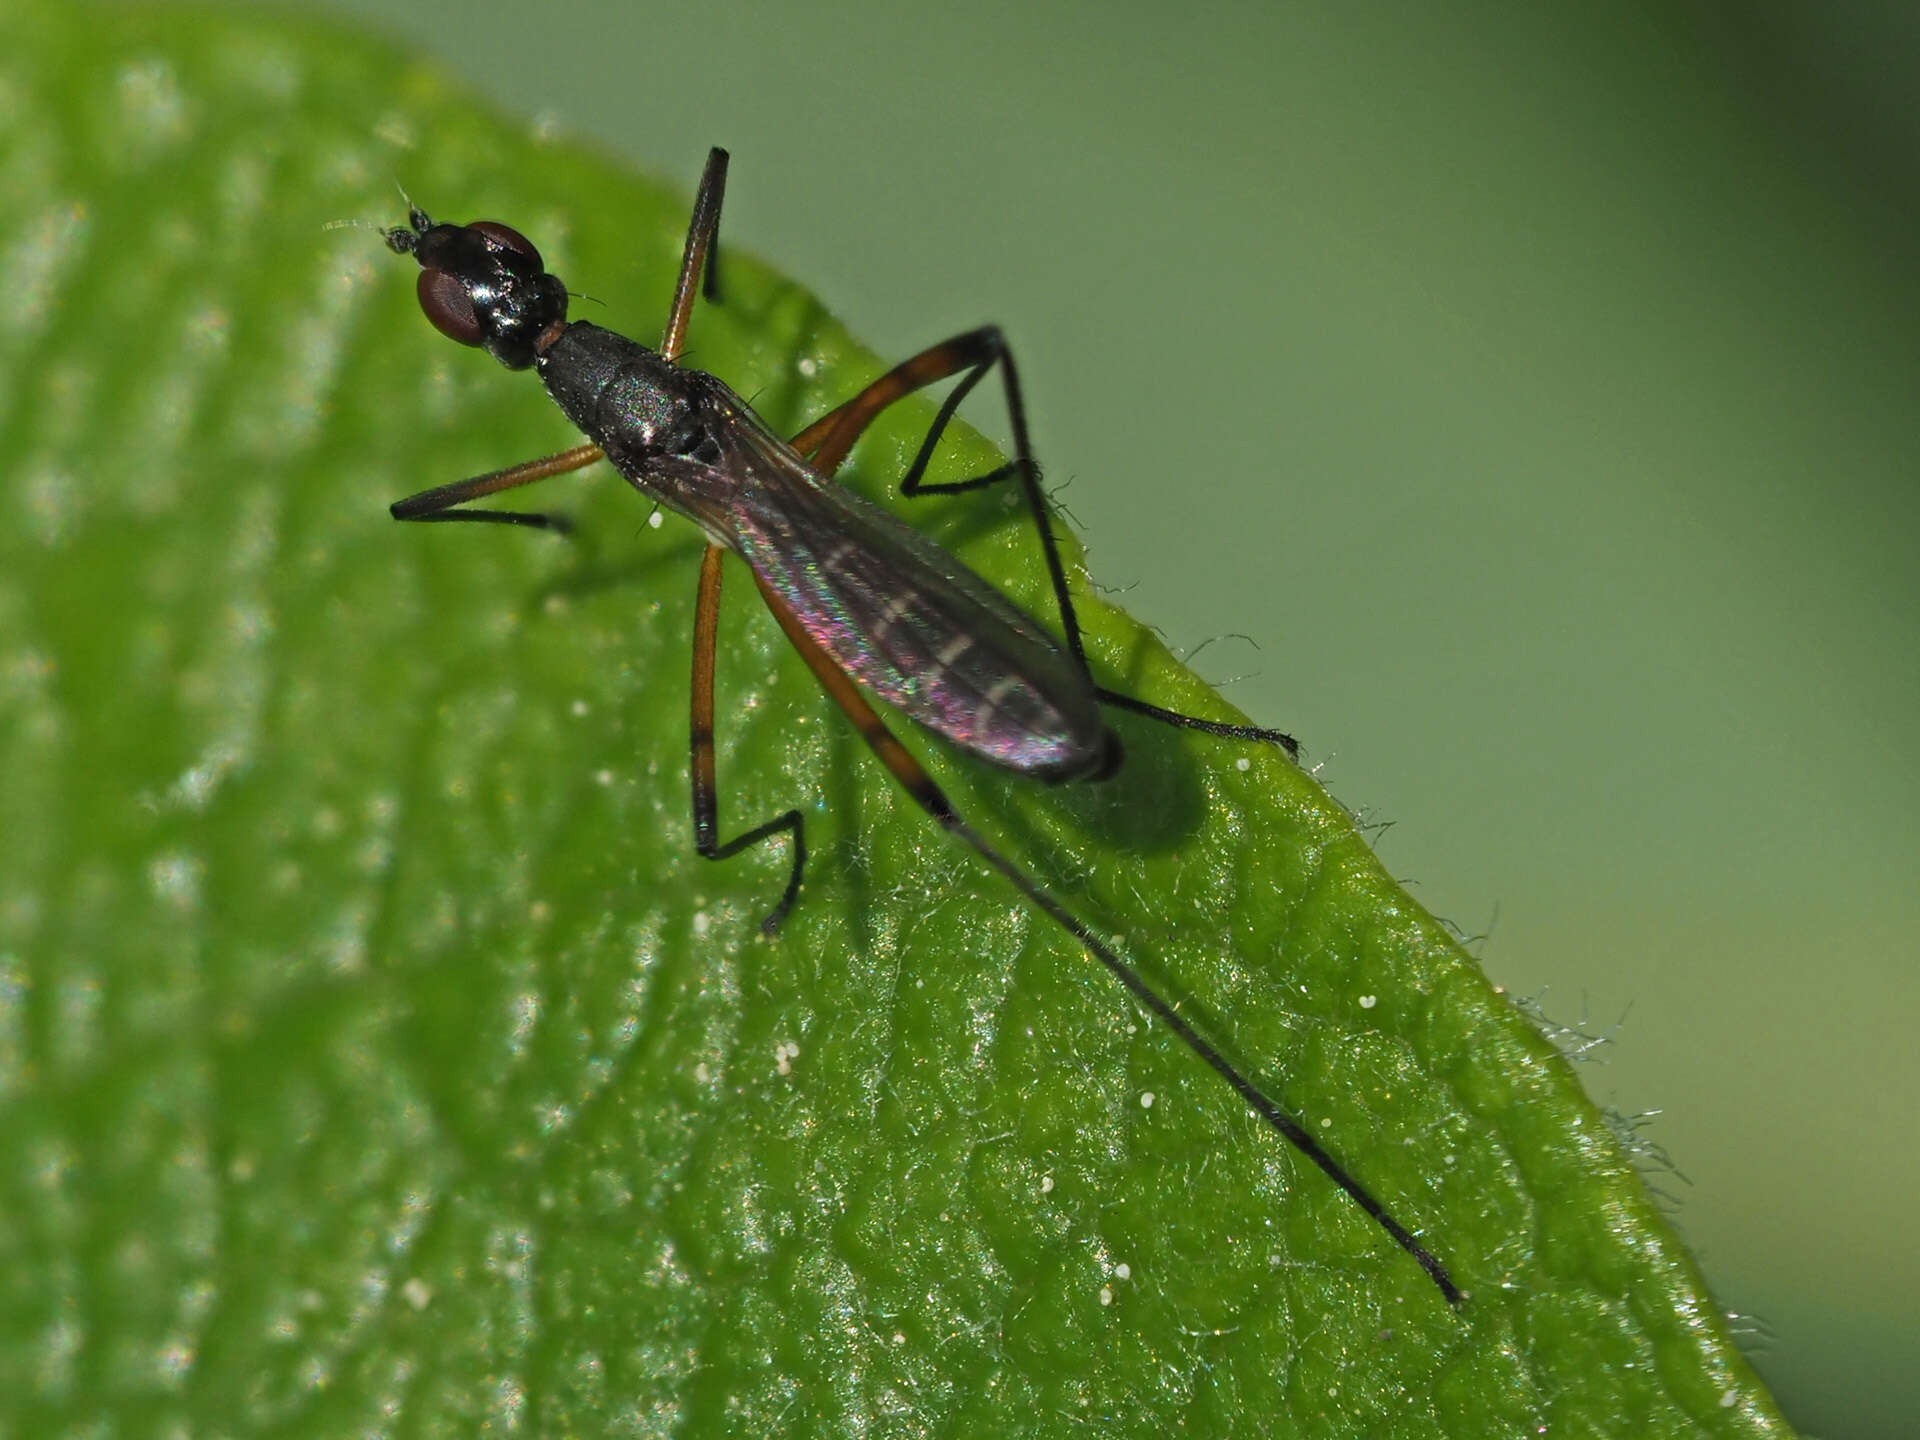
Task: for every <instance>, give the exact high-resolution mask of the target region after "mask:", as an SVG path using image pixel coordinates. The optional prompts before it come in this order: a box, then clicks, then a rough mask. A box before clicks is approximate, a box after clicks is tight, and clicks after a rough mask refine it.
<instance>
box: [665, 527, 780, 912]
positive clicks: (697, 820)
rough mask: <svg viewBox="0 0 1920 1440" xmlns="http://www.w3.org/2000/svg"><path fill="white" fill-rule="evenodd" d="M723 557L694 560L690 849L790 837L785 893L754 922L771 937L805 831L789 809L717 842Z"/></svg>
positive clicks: (717, 854) (710, 854)
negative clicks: (716, 673)
mask: <svg viewBox="0 0 1920 1440" xmlns="http://www.w3.org/2000/svg"><path fill="white" fill-rule="evenodd" d="M724 553H725V552H723V551H722V550H721V548H720V547H719V546H718V545H709V546H707V551H706V554H705V555H703V556H702V557H701V559H700V594H699V598H698V600H697V602H696V603H695V605H694V609H693V723H692V726H691V732H692V734H691V746H692V761H693V763H692V766H691V771H692V775H693V845H694V848H695V849H696V850H698V851H699V852H700V853H701V854H702V855H704V856H705V857H706V858H707V859H709V860H725V859H726V858H728V857H729V856H731V855H738V854H739V853H740V852H741V851H742V850H745V849H747V848H748V847H749V846H752V845H758V844H759V843H760V842H761V841H762V840H765V839H767V838H768V837H769V836H772V835H778V834H780V833H781V832H782V831H785V832H787V833H788V834H790V835H792V837H793V870H792V873H791V874H789V875H788V877H787V889H786V893H785V894H783V895H782V896H781V897H780V903H779V904H777V905H775V906H774V907H773V909H772V910H771V911H769V912H768V914H767V917H766V919H764V920H762V921H761V922H760V929H761V930H762V931H763V932H764V933H766V934H768V935H771V934H773V932H774V931H776V930H778V929H779V928H780V922H781V921H782V920H785V919H786V918H787V912H788V911H789V910H791V909H793V902H794V901H795V900H796V899H798V898H799V895H800V875H801V872H802V871H803V870H805V869H806V867H807V842H806V829H805V823H804V822H803V821H802V819H801V818H800V812H799V811H798V810H789V811H787V813H786V814H784V815H776V816H775V817H774V818H773V819H771V820H769V821H767V823H766V824H764V825H756V826H755V827H754V828H753V829H751V830H749V831H747V832H746V833H745V834H744V835H736V836H734V837H733V839H731V840H728V841H725V842H722V841H721V839H720V785H719V782H718V780H717V779H716V778H715V773H714V755H713V669H714V648H715V642H716V641H717V639H718V637H719V633H720V559H721V556H722V555H723V554H724Z"/></svg>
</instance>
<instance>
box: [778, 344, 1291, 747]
mask: <svg viewBox="0 0 1920 1440" xmlns="http://www.w3.org/2000/svg"><path fill="white" fill-rule="evenodd" d="M996 364H997V365H998V366H999V367H1000V375H1001V382H1002V384H1003V386H1004V387H1005V391H1006V397H1007V414H1008V417H1009V418H1010V419H1011V420H1012V422H1013V451H1014V458H1013V459H1012V460H1011V461H1010V462H1008V463H1007V464H1005V465H1002V466H1000V467H999V468H998V469H995V470H990V471H988V472H987V473H986V474H984V475H975V476H972V477H971V478H969V479H966V480H954V481H945V482H940V483H936V484H928V483H926V480H925V476H926V472H927V466H928V465H929V464H930V463H931V462H932V459H933V453H934V450H935V449H936V448H937V447H938V446H939V444H940V438H941V436H942V435H944V434H945V433H946V429H947V426H948V424H949V423H950V422H951V421H952V419H953V416H954V412H955V411H957V410H958V409H959V408H960V404H961V402H962V401H964V400H965V399H966V398H967V396H968V395H969V394H970V393H971V392H972V390H973V388H974V386H976V385H978V384H979V383H980V381H981V380H982V379H984V378H985V377H986V374H987V372H988V371H989V370H991V369H992V368H993V367H994V366H995V365H996ZM954 375H959V376H960V377H961V378H960V381H959V383H958V384H957V385H955V386H954V387H953V389H952V390H951V391H949V392H948V394H947V397H946V399H945V400H943V401H942V402H941V404H940V409H939V412H938V413H937V414H936V415H935V416H934V420H933V424H932V425H931V426H930V427H929V428H928V430H927V434H926V438H925V439H924V440H922V441H921V442H920V450H919V453H918V454H916V455H915V456H914V458H913V464H912V465H910V466H908V467H907V474H906V478H905V479H903V480H902V481H901V482H900V493H901V494H902V495H905V496H908V497H912V496H916V495H955V494H960V493H962V492H964V491H968V490H980V489H984V488H985V487H987V486H989V485H997V484H999V483H1000V482H1001V481H1002V480H1010V479H1014V478H1018V479H1019V481H1020V486H1021V489H1022V490H1024V491H1025V492H1026V498H1027V508H1028V510H1029V511H1030V512H1031V513H1032V515H1033V521H1034V528H1035V529H1036V530H1037V531H1038V532H1039V535H1040V545H1041V548H1042V550H1043V551H1044V552H1045V554H1046V557H1047V574H1048V576H1049V577H1050V579H1051V580H1052V582H1053V595H1054V601H1055V603H1056V604H1057V605H1058V606H1059V609H1060V625H1061V628H1062V630H1063V631H1064V632H1065V634H1066V640H1067V648H1068V649H1069V650H1071V651H1072V652H1073V656H1074V658H1075V659H1076V660H1078V661H1079V662H1080V668H1081V669H1082V670H1083V671H1085V672H1086V674H1087V677H1088V680H1089V681H1090V682H1091V680H1092V675H1093V672H1092V667H1091V666H1089V665H1088V663H1087V650H1086V644H1085V642H1084V641H1083V640H1082V639H1081V636H1080V616H1079V613H1078V612H1077V611H1076V610H1075V609H1074V605H1073V594H1072V592H1071V591H1070V590H1069V589H1068V588H1067V570H1066V566H1065V564H1064V563H1063V562H1062V561H1061V559H1060V542H1059V539H1058V538H1057V537H1056V536H1055V535H1054V533H1053V511H1052V508H1051V507H1050V506H1049V505H1048V504H1047V500H1046V496H1045V494H1043V493H1042V491H1041V489H1040V467H1039V465H1038V463H1036V462H1035V460H1034V458H1033V444H1032V442H1031V441H1030V440H1029V439H1028V437H1027V407H1026V400H1025V397H1024V396H1023V394H1022V393H1021V389H1020V373H1019V370H1018V368H1017V367H1016V366H1015V365H1014V362H1013V351H1012V349H1011V348H1010V347H1009V346H1008V345H1007V342H1006V337H1005V336H1003V335H1002V334H1001V333H1000V329H999V327H998V326H995V325H985V326H982V327H981V328H980V329H978V330H969V331H967V332H966V333H965V334H964V335H956V336H954V337H953V338H952V339H951V340H946V341H943V342H941V343H940V344H938V345H934V346H930V347H929V348H927V349H925V350H923V351H921V352H920V353H919V354H918V355H915V356H913V357H912V358H910V359H908V360H905V361H902V362H901V363H900V364H898V365H896V366H894V368H893V369H891V370H889V371H888V372H887V373H886V374H885V375H882V376H881V377H880V378H879V379H878V380H876V381H874V382H873V383H872V384H871V385H869V386H867V388H866V389H864V390H862V391H861V392H860V393H859V394H858V395H855V396H854V397H853V398H852V399H851V400H848V401H847V402H846V403H845V404H843V405H841V406H840V407H839V408H837V409H835V410H832V411H829V412H828V413H827V414H826V415H823V416H821V417H820V419H818V420H816V421H814V422H813V424H811V425H809V426H808V427H807V428H806V429H805V430H802V431H801V432H800V433H799V434H798V435H796V436H795V437H794V440H793V445H794V448H795V449H797V450H799V451H800V453H801V454H803V455H809V456H810V457H811V458H812V461H813V464H814V467H815V468H816V469H817V470H819V471H820V472H821V473H822V474H826V475H831V474H833V473H834V472H835V471H837V470H838V469H839V468H840V466H841V464H842V463H843V462H844V461H845V460H846V458H847V455H848V453H849V452H850V451H851V450H852V449H853V446H854V443H855V442H856V441H857V440H858V439H859V438H860V436H861V435H862V434H863V433H864V432H865V431H866V429H867V427H868V426H869V425H871V424H872V423H873V422H874V420H875V419H877V418H878V417H879V415H880V414H881V413H882V412H883V411H885V410H886V409H887V407H888V406H890V405H893V404H895V403H896V402H898V401H900V400H902V399H904V398H906V397H907V396H908V395H911V394H912V393H914V392H915V391H916V390H921V389H924V388H925V387H927V386H928V385H934V384H938V383H939V382H940V381H942V380H945V379H948V378H950V377H952V376H954ZM1094 693H1095V694H1096V695H1098V696H1099V697H1100V698H1101V699H1102V700H1103V701H1105V702H1106V703H1108V704H1110V705H1115V706H1118V707H1119V708H1121V709H1123V710H1131V711H1132V712H1134V713H1135V714H1137V715H1144V716H1146V717H1147V718H1149V719H1152V720H1158V721H1160V722H1161V723H1162V724H1164V725H1173V726H1177V727H1179V728H1180V729H1183V730H1201V731H1204V732H1205V733H1207V734H1209V735H1221V736H1225V737H1228V738H1230V739H1236V740H1262V741H1266V742H1268V743H1269V744H1274V745H1278V746H1279V747H1280V748H1281V749H1283V750H1285V751H1286V752H1287V754H1288V755H1289V756H1292V757H1294V758H1296V759H1297V758H1299V754H1300V742H1299V741H1297V740H1295V739H1294V738H1293V736H1291V735H1288V734H1286V733H1285V732H1284V731H1280V730H1269V729H1266V728H1264V727H1262V726H1258V725H1230V724H1227V723H1226V722H1224V721H1220V720H1205V719H1202V718H1201V717H1199V716H1197V715H1186V714H1182V713H1181V712H1180V711H1177V710H1168V709H1165V708H1163V707H1162V706H1159V705H1151V704H1148V703H1147V702H1146V701H1145V700H1136V699H1135V698H1134V697H1133V696H1131V695H1124V694H1121V693H1120V692H1119V691H1117V690H1109V689H1107V688H1106V687H1104V686H1101V685H1095V686H1094Z"/></svg>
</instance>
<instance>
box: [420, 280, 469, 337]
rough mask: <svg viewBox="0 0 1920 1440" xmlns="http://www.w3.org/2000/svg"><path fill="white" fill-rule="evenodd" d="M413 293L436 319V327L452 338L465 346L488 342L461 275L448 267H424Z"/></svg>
mask: <svg viewBox="0 0 1920 1440" xmlns="http://www.w3.org/2000/svg"><path fill="white" fill-rule="evenodd" d="M414 293H415V294H417V295H418V296H419V297H420V308H421V309H422V310H423V311H425V312H426V316H427V319H429V320H431V321H432V322H433V328H434V329H436V330H438V331H439V332H440V333H441V334H442V335H444V336H446V337H447V338H448V339H449V340H458V341H459V342H460V343H461V344H462V345H479V344H482V343H484V342H485V340H486V338H487V337H486V334H485V332H484V331H482V330H481V328H480V317H479V315H477V314H476V313H475V312H474V308H473V296H472V295H470V294H469V293H468V292H467V287H466V285H465V284H464V283H462V282H461V281H460V279H459V278H458V277H456V276H454V275H451V274H449V273H448V272H447V271H445V270H422V271H421V272H420V279H419V281H418V282H417V284H416V286H415V291H414Z"/></svg>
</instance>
